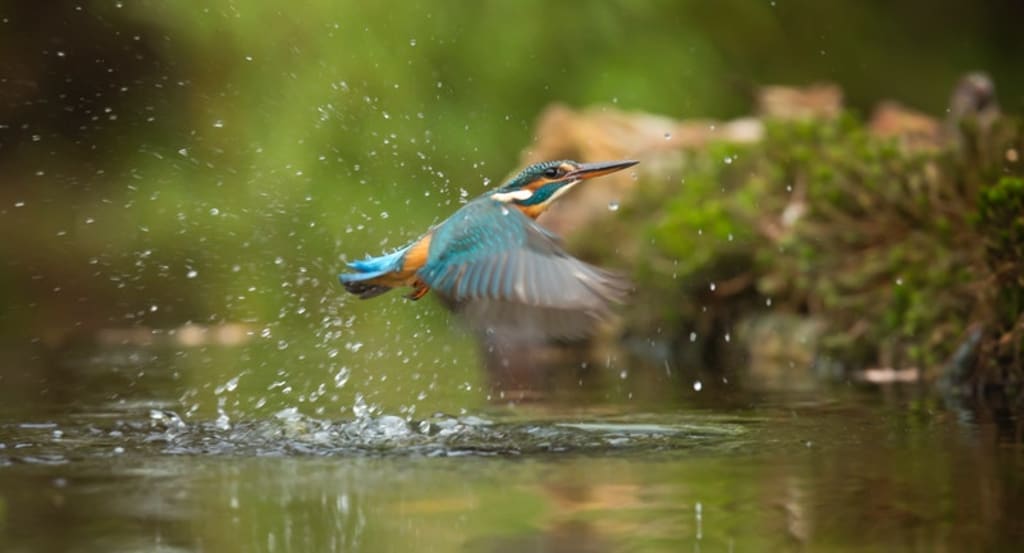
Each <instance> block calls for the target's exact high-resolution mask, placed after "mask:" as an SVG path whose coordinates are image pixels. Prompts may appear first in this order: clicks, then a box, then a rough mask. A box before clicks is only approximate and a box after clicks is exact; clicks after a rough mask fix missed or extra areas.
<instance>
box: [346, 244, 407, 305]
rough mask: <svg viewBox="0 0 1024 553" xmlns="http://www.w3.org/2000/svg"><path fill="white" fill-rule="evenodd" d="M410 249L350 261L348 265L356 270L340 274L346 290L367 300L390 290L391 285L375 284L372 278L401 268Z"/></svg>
mask: <svg viewBox="0 0 1024 553" xmlns="http://www.w3.org/2000/svg"><path fill="white" fill-rule="evenodd" d="M408 249H409V248H408V247H406V248H402V249H400V250H397V251H395V252H392V253H389V254H387V255H382V256H379V257H368V258H366V259H360V260H358V261H353V262H351V263H348V266H349V267H350V268H352V269H354V270H355V272H354V273H342V274H340V275H338V280H339V281H341V284H342V285H343V286H345V290H347V291H349V292H350V293H352V294H355V295H357V296H359V298H360V299H364V300H365V299H369V298H373V297H376V296H379V295H381V294H383V293H385V292H387V291H388V290H390V289H391V287H390V286H382V285H380V284H375V283H373V282H372V280H373V279H375V278H379V277H381V276H384V275H386V274H388V273H391V272H394V271H399V270H401V268H402V258H403V257H404V256H405V252H406V250H408Z"/></svg>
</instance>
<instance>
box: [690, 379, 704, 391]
mask: <svg viewBox="0 0 1024 553" xmlns="http://www.w3.org/2000/svg"><path fill="white" fill-rule="evenodd" d="M703 388H704V385H703V384H701V382H700V380H697V381H695V382H694V383H693V391H694V392H699V391H701V389H703Z"/></svg>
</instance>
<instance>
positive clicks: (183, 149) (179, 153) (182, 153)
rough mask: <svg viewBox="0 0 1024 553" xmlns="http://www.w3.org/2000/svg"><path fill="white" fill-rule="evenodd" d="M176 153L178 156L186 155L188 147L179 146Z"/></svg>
mask: <svg viewBox="0 0 1024 553" xmlns="http://www.w3.org/2000/svg"><path fill="white" fill-rule="evenodd" d="M178 155H180V156H187V155H188V148H181V149H180V150H178Z"/></svg>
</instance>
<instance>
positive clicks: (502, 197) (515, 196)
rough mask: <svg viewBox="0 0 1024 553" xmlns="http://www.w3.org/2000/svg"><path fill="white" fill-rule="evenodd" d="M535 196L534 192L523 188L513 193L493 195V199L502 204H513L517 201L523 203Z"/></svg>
mask: <svg viewBox="0 0 1024 553" xmlns="http://www.w3.org/2000/svg"><path fill="white" fill-rule="evenodd" d="M530 196H533V191H531V190H527V189H525V188H522V189H520V190H513V191H511V192H499V193H495V194H491V197H492V198H494V199H495V200H498V201H499V202H502V203H506V204H507V203H512V202H514V201H516V200H519V201H522V200H527V199H529V198H530Z"/></svg>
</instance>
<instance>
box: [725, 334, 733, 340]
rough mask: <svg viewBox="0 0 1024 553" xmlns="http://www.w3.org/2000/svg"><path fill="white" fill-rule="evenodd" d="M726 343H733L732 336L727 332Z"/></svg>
mask: <svg viewBox="0 0 1024 553" xmlns="http://www.w3.org/2000/svg"><path fill="white" fill-rule="evenodd" d="M725 341H726V342H731V341H732V334H729V333H728V332H726V333H725Z"/></svg>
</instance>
